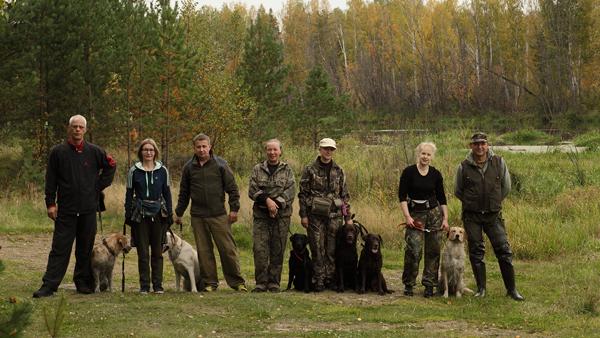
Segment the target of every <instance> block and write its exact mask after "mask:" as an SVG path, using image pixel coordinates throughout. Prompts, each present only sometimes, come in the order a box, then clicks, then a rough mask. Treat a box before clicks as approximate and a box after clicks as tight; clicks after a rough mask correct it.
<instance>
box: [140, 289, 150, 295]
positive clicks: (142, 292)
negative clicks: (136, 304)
mask: <svg viewBox="0 0 600 338" xmlns="http://www.w3.org/2000/svg"><path fill="white" fill-rule="evenodd" d="M149 292H150V290H149V289H144V288H142V289H140V295H147V294H148V293H149Z"/></svg>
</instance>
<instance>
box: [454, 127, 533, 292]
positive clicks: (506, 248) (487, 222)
mask: <svg viewBox="0 0 600 338" xmlns="http://www.w3.org/2000/svg"><path fill="white" fill-rule="evenodd" d="M469 146H470V148H471V151H470V152H469V154H468V155H467V158H466V159H465V160H464V161H463V162H462V163H461V164H460V165H459V166H458V170H457V172H456V185H455V190H454V194H455V195H456V197H458V199H460V201H461V202H462V220H463V223H464V226H465V231H466V233H467V241H468V243H469V260H470V261H471V267H472V268H473V275H475V281H476V282H477V293H476V294H475V297H485V287H486V274H485V262H484V261H483V257H484V255H485V243H484V239H483V233H484V232H485V234H486V235H487V236H488V238H489V239H490V242H491V243H492V247H493V248H494V253H495V254H496V258H497V259H498V264H499V265H500V272H501V273H502V280H503V281H504V286H505V287H506V295H507V296H509V297H511V298H512V299H514V300H518V301H523V300H525V298H523V296H521V294H519V292H518V291H517V288H516V286H515V270H514V268H513V265H512V251H511V249H510V244H509V243H508V237H507V236H506V229H505V227H504V219H502V201H503V200H504V198H505V197H506V196H507V195H508V193H509V192H510V174H509V172H508V168H507V166H506V163H505V162H504V159H503V158H502V157H500V156H498V155H495V154H494V152H493V151H492V149H490V147H489V144H488V140H487V135H486V134H484V133H482V132H477V133H475V134H474V135H473V136H472V137H471V143H470V145H469Z"/></svg>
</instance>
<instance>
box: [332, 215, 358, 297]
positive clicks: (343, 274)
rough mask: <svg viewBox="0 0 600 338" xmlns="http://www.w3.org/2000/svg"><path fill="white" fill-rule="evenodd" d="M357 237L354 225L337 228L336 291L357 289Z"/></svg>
mask: <svg viewBox="0 0 600 338" xmlns="http://www.w3.org/2000/svg"><path fill="white" fill-rule="evenodd" d="M357 239H358V228H357V227H356V225H354V224H352V225H348V224H346V225H344V226H343V227H340V228H339V229H338V232H337V234H336V244H335V276H336V282H337V291H338V292H344V291H345V290H346V289H352V290H357V286H358V285H357V283H356V278H357V273H358V270H357V269H356V268H357V265H358V253H357V252H356V241H357Z"/></svg>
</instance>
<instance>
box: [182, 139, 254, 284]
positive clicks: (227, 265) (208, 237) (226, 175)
mask: <svg viewBox="0 0 600 338" xmlns="http://www.w3.org/2000/svg"><path fill="white" fill-rule="evenodd" d="M193 144H194V157H193V158H192V159H191V160H190V161H189V162H188V163H186V164H185V166H184V167H183V173H182V175H181V183H180V185H179V198H178V201H177V207H176V208H175V214H176V215H177V216H176V219H175V223H177V224H181V217H182V216H183V213H184V212H185V209H186V208H187V206H188V204H189V201H190V198H191V200H192V207H191V209H190V215H191V216H192V228H193V229H194V237H195V240H196V248H197V250H198V261H199V262H200V276H201V277H202V281H203V282H204V285H206V288H205V289H204V290H205V291H214V290H216V289H217V287H218V285H219V280H218V278H217V265H216V261H215V255H214V252H213V240H214V243H215V245H216V246H217V249H218V250H219V256H220V258H221V265H222V267H223V275H224V277H225V281H226V282H227V285H229V286H230V287H231V288H233V289H234V290H237V291H247V289H246V285H245V283H246V282H245V281H244V278H243V277H242V275H241V272H240V263H239V258H238V252H237V247H236V245H235V240H234V239H233V234H232V232H231V224H233V223H235V222H236V221H237V218H238V216H237V213H238V210H239V209H240V193H239V189H238V187H237V184H236V183H235V178H234V177H233V173H232V172H231V169H230V168H229V166H228V165H227V162H226V161H225V160H223V159H221V158H220V157H218V156H214V155H212V152H211V148H212V146H211V144H210V138H209V137H208V136H206V135H205V134H198V135H196V136H195V137H194V139H193ZM225 193H227V195H228V197H229V215H227V210H226V209H225Z"/></svg>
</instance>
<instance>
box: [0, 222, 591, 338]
mask: <svg viewBox="0 0 600 338" xmlns="http://www.w3.org/2000/svg"><path fill="white" fill-rule="evenodd" d="M187 234H188V235H189V232H188V233H187ZM186 237H189V236H186ZM0 242H1V243H2V245H3V249H2V251H0V252H2V257H3V259H4V263H5V266H6V268H5V271H4V272H3V273H0V295H2V299H1V302H0V311H1V312H2V313H4V314H6V313H7V312H8V311H9V310H10V308H11V307H12V306H14V305H13V304H11V303H9V302H8V299H7V298H8V297H9V296H16V297H17V299H18V301H19V302H30V301H31V298H30V297H31V293H32V292H33V291H35V290H36V289H37V288H38V287H39V285H40V280H41V276H42V274H43V271H44V268H45V262H46V256H47V252H48V249H49V236H48V235H30V234H25V235H8V236H7V235H2V236H0ZM384 256H385V271H384V274H385V276H386V278H387V280H388V282H389V283H390V284H391V287H392V288H393V289H395V290H397V292H395V293H393V294H391V295H386V296H378V295H376V294H366V295H358V294H355V293H353V292H347V293H344V294H337V293H335V292H331V291H328V292H324V293H320V294H303V293H297V292H282V293H279V294H272V293H266V294H253V293H238V292H235V291H233V290H231V289H229V288H228V287H227V286H226V285H225V284H224V282H223V281H222V282H221V285H220V287H219V290H218V291H216V292H213V293H201V294H190V293H177V292H176V291H175V290H174V275H173V271H172V269H171V266H170V263H169V262H168V261H167V259H165V260H166V261H165V276H164V283H165V286H166V293H165V294H163V295H153V294H149V295H139V294H138V293H137V289H138V282H137V270H136V269H137V264H136V259H137V258H136V255H135V251H132V252H131V253H130V254H129V255H128V256H127V259H126V292H125V293H121V292H119V291H117V292H113V293H103V294H95V295H79V294H76V293H75V290H74V287H73V284H72V283H71V282H70V281H71V278H72V276H71V273H72V267H73V262H71V266H70V267H69V272H68V273H67V276H66V277H65V281H64V283H63V285H62V287H61V289H59V292H58V293H57V296H54V297H50V298H45V299H41V300H35V301H33V305H34V312H33V315H32V323H31V325H30V326H29V327H28V328H27V329H26V332H25V333H24V336H25V337H42V336H47V335H48V334H47V331H46V328H45V323H44V316H43V310H44V308H46V309H47V310H48V312H49V313H53V312H54V311H55V309H56V307H57V305H58V303H59V301H60V297H61V296H64V297H65V299H66V302H67V305H66V308H65V311H64V316H65V317H64V323H63V325H62V327H61V330H60V332H59V333H60V335H61V336H63V337H125V336H141V337H199V336H202V337H231V336H239V337H250V336H252V337H265V336H281V337H299V336H321V335H325V336H340V337H363V336H368V337H378V336H384V337H392V336H408V337H411V336H415V337H423V336H427V337H465V336H500V337H515V336H521V337H526V336H538V337H551V336H556V337H575V336H579V337H591V336H597V335H598V334H599V332H600V318H599V317H598V313H599V311H600V303H599V297H598V291H597V286H598V285H599V282H600V277H599V276H598V273H597V266H598V264H600V255H588V256H586V257H585V258H584V259H582V258H580V257H577V256H567V257H561V258H560V259H552V260H543V261H517V262H516V271H517V282H518V286H519V289H520V291H521V293H522V294H523V295H525V297H527V300H526V301H525V302H515V301H513V300H511V299H509V298H507V297H505V296H504V293H505V291H504V287H503V285H502V281H501V277H500V274H499V271H498V268H497V264H496V263H495V259H494V258H492V257H490V256H489V255H488V260H487V261H488V270H489V271H488V297H486V298H485V299H476V298H473V297H472V296H465V297H463V298H462V299H456V298H450V299H449V300H446V299H443V298H440V297H436V298H432V299H425V298H423V297H422V296H421V295H420V293H421V290H422V289H419V290H418V291H419V293H418V294H417V295H415V297H412V298H409V297H405V296H402V295H401V292H399V291H400V290H401V287H402V286H401V281H400V276H401V263H400V262H401V258H402V255H401V253H400V252H399V251H398V250H386V251H385V252H384ZM251 259H252V258H251V252H250V251H249V250H246V249H244V250H241V263H242V267H243V275H244V276H245V277H246V278H247V280H248V281H249V284H252V282H251V281H252V279H253V278H252V277H253V271H252V261H251ZM118 261H119V263H120V259H119V260H118ZM115 270H116V271H115V274H116V277H115V284H116V285H117V288H119V289H120V280H121V273H120V264H117V267H116V268H115ZM284 270H285V271H287V268H284ZM467 270H469V271H468V272H467V281H468V285H469V286H470V287H471V288H474V283H473V278H472V276H471V274H470V269H467ZM286 277H287V276H286V275H285V274H284V277H283V279H284V285H285V281H286V279H287V278H286ZM221 279H222V278H221Z"/></svg>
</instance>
